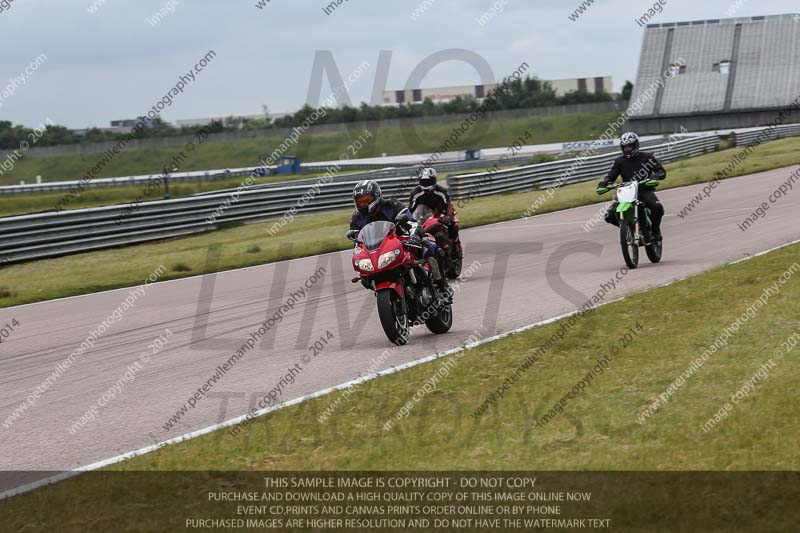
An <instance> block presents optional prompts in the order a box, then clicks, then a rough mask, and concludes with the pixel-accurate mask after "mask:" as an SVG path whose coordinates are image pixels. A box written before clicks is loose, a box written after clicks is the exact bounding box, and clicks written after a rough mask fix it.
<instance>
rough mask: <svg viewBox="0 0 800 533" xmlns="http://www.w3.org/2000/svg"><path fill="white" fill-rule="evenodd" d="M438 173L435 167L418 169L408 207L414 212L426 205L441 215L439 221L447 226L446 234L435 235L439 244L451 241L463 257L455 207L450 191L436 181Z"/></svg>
mask: <svg viewBox="0 0 800 533" xmlns="http://www.w3.org/2000/svg"><path fill="white" fill-rule="evenodd" d="M437 178H438V173H437V172H436V169H434V168H430V167H426V168H423V169H421V170H420V171H419V173H418V174H417V179H418V180H419V185H417V186H416V187H415V188H414V189H413V190H412V191H411V194H410V195H409V198H408V208H409V209H410V210H411V211H412V212H414V210H415V209H416V208H417V206H419V205H425V206H428V207H429V208H430V209H431V210H432V211H433V212H434V213H436V214H437V215H443V216H442V218H441V222H442V224H443V225H444V227H445V228H447V236H446V237H445V238H442V237H443V236H439V235H436V236H435V237H436V242H437V243H438V244H439V246H449V245H450V243H451V242H452V243H453V245H454V247H455V251H456V253H457V254H458V257H459V258H463V251H462V248H461V240H460V239H459V236H458V221H457V220H456V218H455V209H454V208H453V204H452V203H451V202H450V193H449V192H448V190H447V189H446V188H445V187H442V186H441V185H439V184H438V183H436V181H437Z"/></svg>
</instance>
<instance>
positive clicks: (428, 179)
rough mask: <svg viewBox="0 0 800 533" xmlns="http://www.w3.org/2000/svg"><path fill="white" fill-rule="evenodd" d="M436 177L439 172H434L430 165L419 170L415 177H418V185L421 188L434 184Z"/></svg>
mask: <svg viewBox="0 0 800 533" xmlns="http://www.w3.org/2000/svg"><path fill="white" fill-rule="evenodd" d="M438 177H439V174H438V173H437V172H436V169H435V168H431V167H425V168H423V169H422V170H420V171H419V174H417V178H419V185H420V187H422V188H423V189H430V188H431V187H433V186H434V185H436V178H438Z"/></svg>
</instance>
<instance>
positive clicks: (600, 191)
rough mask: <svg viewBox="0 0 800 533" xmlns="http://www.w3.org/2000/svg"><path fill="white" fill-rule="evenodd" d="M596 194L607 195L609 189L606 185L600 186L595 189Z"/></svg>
mask: <svg viewBox="0 0 800 533" xmlns="http://www.w3.org/2000/svg"><path fill="white" fill-rule="evenodd" d="M595 192H597V194H598V195H602V194H605V193H607V192H608V187H606V186H605V185H598V186H597V189H595Z"/></svg>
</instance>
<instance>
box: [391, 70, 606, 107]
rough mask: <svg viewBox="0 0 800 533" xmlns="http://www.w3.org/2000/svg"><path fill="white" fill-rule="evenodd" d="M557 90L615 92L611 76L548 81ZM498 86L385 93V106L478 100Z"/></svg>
mask: <svg viewBox="0 0 800 533" xmlns="http://www.w3.org/2000/svg"><path fill="white" fill-rule="evenodd" d="M547 81H549V82H550V85H551V86H552V87H553V89H555V91H556V95H557V96H563V95H564V94H566V93H568V92H571V91H582V92H587V93H590V94H592V93H596V92H607V93H610V92H612V91H613V80H612V79H611V76H600V77H596V78H569V79H560V80H547ZM497 85H498V84H496V83H492V84H486V85H461V86H455V87H437V88H431V89H407V90H398V91H385V92H384V93H383V105H398V104H409V103H412V104H413V103H421V102H424V101H425V99H426V98H430V99H431V101H433V102H434V103H444V102H449V101H451V100H455V99H456V98H458V97H459V96H460V97H462V98H466V97H472V98H475V99H477V100H480V99H482V98H485V97H486V95H487V94H489V93H490V92H492V90H494V88H495V87H497Z"/></svg>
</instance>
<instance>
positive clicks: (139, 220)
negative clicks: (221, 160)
mask: <svg viewBox="0 0 800 533" xmlns="http://www.w3.org/2000/svg"><path fill="white" fill-rule="evenodd" d="M718 145H719V138H718V137H716V136H709V137H701V138H697V137H693V138H690V139H686V140H681V141H675V142H672V143H670V144H665V145H661V146H660V147H657V149H656V153H658V154H659V156H660V157H662V158H663V160H665V161H673V160H675V159H678V158H681V157H689V156H693V155H699V154H702V153H706V152H709V151H713V150H716V149H717V148H718ZM614 157H615V155H614V154H608V155H600V156H595V157H591V158H588V159H587V160H585V161H584V162H583V164H582V165H581V166H580V169H578V170H576V172H575V173H574V175H572V176H571V177H570V178H569V180H568V182H569V183H572V182H576V181H583V180H586V179H594V178H597V177H598V176H600V175H602V173H604V172H605V171H606V170H607V169H608V165H609V164H610V161H611V160H612V159H613V158H614ZM576 161H578V160H574V159H573V160H564V161H557V162H553V163H542V164H538V165H531V166H526V167H521V168H515V169H511V170H500V171H497V172H496V173H494V174H492V176H493V177H492V179H491V180H489V181H488V182H486V180H483V181H482V180H481V177H485V176H487V175H488V174H487V173H479V174H470V175H460V176H455V177H453V178H452V179H450V180H448V181H449V182H450V184H451V190H452V191H453V192H454V197H455V198H456V199H458V198H463V197H464V196H465V195H469V194H474V195H476V196H485V195H488V194H497V193H501V192H509V191H520V190H529V189H532V188H536V187H539V188H543V187H547V186H548V185H550V184H553V183H554V182H555V181H556V180H558V179H559V177H560V176H561V175H562V174H563V172H564V171H565V170H566V169H568V168H570V166H571V165H573V164H575V163H576ZM355 181H359V180H355ZM380 183H381V187H382V188H383V189H384V191H385V192H386V194H387V195H399V196H404V195H405V194H408V192H409V191H410V189H411V188H412V187H413V186H414V185H415V182H414V180H411V179H409V176H404V177H389V178H384V179H381V180H380ZM312 184H316V185H317V187H318V189H316V188H315V189H312V188H311V187H310V184H309V183H305V184H293V185H291V186H274V187H264V188H258V189H252V190H244V191H241V192H239V193H238V194H236V195H233V194H232V193H230V192H229V193H215V194H208V195H199V196H192V197H188V198H178V199H174V200H159V201H154V202H145V203H141V204H138V205H136V204H125V205H117V206H108V207H96V208H89V209H75V210H67V211H61V212H47V213H40V214H33V215H22V216H14V217H5V218H0V264H2V263H6V262H19V261H28V260H32V259H40V258H46V257H53V256H58V255H64V254H71V253H77V252H85V251H90V250H96V249H101V248H109V247H113V246H120V245H128V244H135V243H141V242H147V241H153V240H160V239H165V238H170V237H180V236H183V235H188V234H192V233H199V232H204V231H210V230H214V229H218V228H219V227H221V226H224V225H225V224H230V223H236V222H254V221H261V220H269V219H277V218H280V217H282V216H284V215H285V214H286V213H287V211H289V210H290V209H292V208H295V209H296V211H295V212H296V213H314V212H322V211H330V210H336V209H345V208H347V207H348V206H349V205H351V202H352V199H351V194H352V189H353V185H354V181H338V182H333V183H326V184H321V183H319V180H314V181H313V183H312ZM476 186H477V188H476ZM317 190H318V192H316V191H317ZM312 191H313V192H312ZM215 213H216V215H215ZM265 231H266V230H265Z"/></svg>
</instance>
